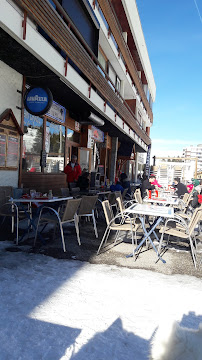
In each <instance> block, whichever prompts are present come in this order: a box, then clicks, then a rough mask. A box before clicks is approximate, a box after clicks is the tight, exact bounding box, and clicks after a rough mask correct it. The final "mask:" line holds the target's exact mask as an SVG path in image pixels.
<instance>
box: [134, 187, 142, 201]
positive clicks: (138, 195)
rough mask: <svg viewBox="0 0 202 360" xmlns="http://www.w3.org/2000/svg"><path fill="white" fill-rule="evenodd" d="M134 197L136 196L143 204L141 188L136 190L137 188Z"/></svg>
mask: <svg viewBox="0 0 202 360" xmlns="http://www.w3.org/2000/svg"><path fill="white" fill-rule="evenodd" d="M134 198H135V200H136V202H137V203H139V204H142V203H143V201H142V196H141V191H140V189H136V190H135V192H134Z"/></svg>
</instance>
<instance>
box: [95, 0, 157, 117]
mask: <svg viewBox="0 0 202 360" xmlns="http://www.w3.org/2000/svg"><path fill="white" fill-rule="evenodd" d="M98 3H99V6H100V7H101V9H102V12H103V15H104V16H105V18H106V19H107V22H108V25H109V28H110V30H111V32H112V33H113V36H114V37H115V40H116V42H117V44H118V47H119V49H120V51H121V53H122V55H123V57H124V60H125V62H126V66H127V70H128V72H129V73H130V76H131V77H132V79H133V81H134V82H135V84H136V86H137V88H138V92H139V94H140V96H141V98H142V100H143V102H144V106H145V108H146V110H147V112H148V114H149V117H150V119H151V120H152V121H153V113H152V110H151V108H150V105H149V102H148V100H147V97H146V95H145V92H144V88H143V85H142V82H141V80H140V78H139V75H138V71H137V67H136V64H135V62H134V60H133V57H132V55H131V52H130V50H129V47H128V45H127V44H126V42H125V40H124V38H123V34H122V29H121V26H120V24H119V21H118V19H117V16H116V13H115V11H114V8H113V6H112V4H111V2H110V0H98Z"/></svg>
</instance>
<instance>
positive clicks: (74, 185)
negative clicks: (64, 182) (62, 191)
mask: <svg viewBox="0 0 202 360" xmlns="http://www.w3.org/2000/svg"><path fill="white" fill-rule="evenodd" d="M75 187H76V182H70V183H69V189H70V191H71V190H72V189H73V188H75Z"/></svg>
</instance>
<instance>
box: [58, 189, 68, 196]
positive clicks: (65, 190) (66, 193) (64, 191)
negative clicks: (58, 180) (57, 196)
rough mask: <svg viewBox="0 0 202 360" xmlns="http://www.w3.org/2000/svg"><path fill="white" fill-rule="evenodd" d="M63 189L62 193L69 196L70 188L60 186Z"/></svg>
mask: <svg viewBox="0 0 202 360" xmlns="http://www.w3.org/2000/svg"><path fill="white" fill-rule="evenodd" d="M60 190H61V195H62V196H64V197H67V196H69V189H68V188H60Z"/></svg>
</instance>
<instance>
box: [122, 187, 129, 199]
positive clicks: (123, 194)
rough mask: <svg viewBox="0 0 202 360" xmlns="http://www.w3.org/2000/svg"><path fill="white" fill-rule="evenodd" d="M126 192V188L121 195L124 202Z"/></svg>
mask: <svg viewBox="0 0 202 360" xmlns="http://www.w3.org/2000/svg"><path fill="white" fill-rule="evenodd" d="M127 191H128V188H126V189H124V190H123V193H122V199H123V200H124V198H125V196H126V194H127Z"/></svg>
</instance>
